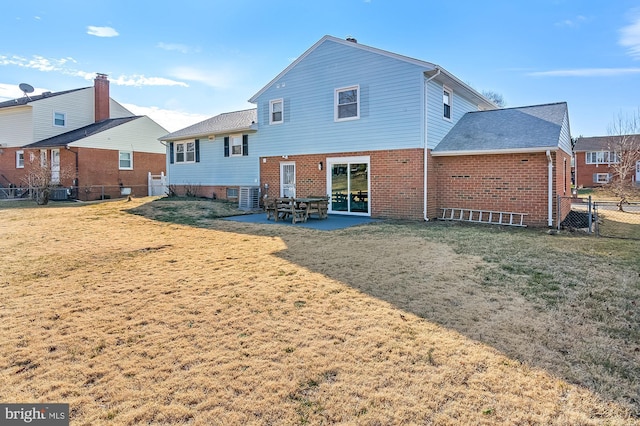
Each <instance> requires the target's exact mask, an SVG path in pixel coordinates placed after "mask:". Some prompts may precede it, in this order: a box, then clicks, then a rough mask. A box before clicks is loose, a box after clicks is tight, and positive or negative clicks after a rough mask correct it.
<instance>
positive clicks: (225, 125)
mask: <svg viewBox="0 0 640 426" xmlns="http://www.w3.org/2000/svg"><path fill="white" fill-rule="evenodd" d="M257 121H258V113H257V112H256V109H255V108H253V109H246V110H243V111H235V112H225V113H223V114H220V115H216V116H215V117H212V118H209V119H207V120H204V121H201V122H200V123H196V124H194V125H192V126H189V127H185V128H184V129H181V130H178V131H175V132H173V133H169V134H168V135H165V136H163V137H161V138H158V139H159V140H161V141H171V140H173V141H175V140H179V139H187V138H197V137H204V136H210V135H219V134H223V133H229V132H237V131H242V130H250V129H251V126H252V125H253V124H255V123H256V122H257Z"/></svg>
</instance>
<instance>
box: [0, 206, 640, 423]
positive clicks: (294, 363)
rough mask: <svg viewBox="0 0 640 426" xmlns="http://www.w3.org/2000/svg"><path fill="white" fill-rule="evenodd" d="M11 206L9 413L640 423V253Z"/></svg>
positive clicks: (191, 215) (94, 417) (3, 366)
mask: <svg viewBox="0 0 640 426" xmlns="http://www.w3.org/2000/svg"><path fill="white" fill-rule="evenodd" d="M233 211H234V209H233V207H232V206H230V205H228V204H226V203H220V202H212V201H184V200H172V199H160V200H156V201H154V200H153V199H151V198H141V199H133V200H132V201H130V202H126V201H112V202H106V203H96V204H51V205H49V206H35V205H34V204H31V203H29V204H24V203H4V204H0V224H1V226H0V261H1V265H2V266H1V267H2V272H1V273H0V401H3V402H65V403H69V404H70V410H71V424H72V425H103V424H104V425H138V424H192V425H218V424H219V425H230V424H256V425H272V424H273V425H276V424H277V425H282V424H285V425H305V424H309V425H311V424H313V425H318V424H335V423H341V424H360V425H388V424H437V425H460V424H472V425H478V424H481V425H482V424H486V425H494V424H504V425H514V424H544V425H547V424H555V425H577V424H579V425H601V424H605V425H629V424H636V425H640V380H639V378H640V309H639V307H638V304H640V260H639V258H638V254H639V253H640V241H629V240H613V239H595V238H590V237H585V236H575V235H568V234H561V235H548V234H546V233H545V232H544V231H538V230H530V229H504V228H498V227H483V226H465V225H461V224H450V223H441V222H435V223H427V224H425V223H408V222H382V223H375V224H369V225H365V226H359V227H353V228H348V229H344V230H340V231H332V232H323V231H315V230H310V229H305V228H297V227H291V226H279V225H268V226H265V225H253V224H244V223H236V222H229V221H223V220H218V219H217V218H218V217H220V216H224V215H228V214H231V213H233Z"/></svg>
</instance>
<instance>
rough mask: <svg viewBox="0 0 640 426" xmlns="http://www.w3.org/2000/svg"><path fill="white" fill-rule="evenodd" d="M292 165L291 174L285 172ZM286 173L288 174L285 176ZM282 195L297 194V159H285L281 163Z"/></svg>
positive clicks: (290, 195) (291, 195)
mask: <svg viewBox="0 0 640 426" xmlns="http://www.w3.org/2000/svg"><path fill="white" fill-rule="evenodd" d="M290 167H292V168H293V169H292V170H291V174H287V173H285V169H287V168H290ZM285 175H286V176H285ZM280 196H281V197H295V196H296V163H295V161H283V162H281V163H280Z"/></svg>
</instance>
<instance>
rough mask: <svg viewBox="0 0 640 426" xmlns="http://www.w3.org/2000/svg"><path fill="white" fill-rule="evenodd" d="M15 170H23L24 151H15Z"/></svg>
mask: <svg viewBox="0 0 640 426" xmlns="http://www.w3.org/2000/svg"><path fill="white" fill-rule="evenodd" d="M16 169H24V151H16Z"/></svg>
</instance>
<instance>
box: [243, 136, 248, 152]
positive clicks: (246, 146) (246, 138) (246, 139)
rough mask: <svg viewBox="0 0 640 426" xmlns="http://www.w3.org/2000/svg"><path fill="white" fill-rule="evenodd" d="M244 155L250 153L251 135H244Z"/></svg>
mask: <svg viewBox="0 0 640 426" xmlns="http://www.w3.org/2000/svg"><path fill="white" fill-rule="evenodd" d="M242 155H243V156H245V157H246V156H247V155H249V135H242Z"/></svg>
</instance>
